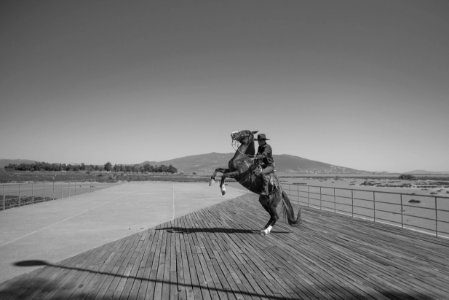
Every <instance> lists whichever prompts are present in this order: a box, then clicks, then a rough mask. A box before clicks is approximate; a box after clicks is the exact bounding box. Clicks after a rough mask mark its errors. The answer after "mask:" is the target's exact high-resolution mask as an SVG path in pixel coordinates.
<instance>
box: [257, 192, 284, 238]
mask: <svg viewBox="0 0 449 300" xmlns="http://www.w3.org/2000/svg"><path fill="white" fill-rule="evenodd" d="M259 202H260V204H262V206H263V208H264V209H265V210H266V211H267V212H268V213H269V214H270V220H268V223H267V224H266V225H265V227H264V228H263V229H262V230H261V232H260V233H261V234H263V235H267V234H269V233H270V232H271V229H272V228H273V226H274V224H275V223H276V221H277V220H278V219H279V216H278V213H277V210H276V205H275V204H274V203H273V201H270V198H268V197H266V196H260V197H259Z"/></svg>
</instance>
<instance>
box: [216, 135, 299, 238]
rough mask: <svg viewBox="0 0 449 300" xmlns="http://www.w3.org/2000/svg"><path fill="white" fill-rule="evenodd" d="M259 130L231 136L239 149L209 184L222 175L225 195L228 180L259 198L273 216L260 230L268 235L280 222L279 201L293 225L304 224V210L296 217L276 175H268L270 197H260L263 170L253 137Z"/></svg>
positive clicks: (217, 171) (222, 189) (222, 186)
mask: <svg viewBox="0 0 449 300" xmlns="http://www.w3.org/2000/svg"><path fill="white" fill-rule="evenodd" d="M257 132H258V131H251V130H241V131H234V132H232V133H231V140H232V143H236V142H238V143H240V146H239V147H238V148H237V150H236V151H235V154H234V156H233V157H232V159H231V160H230V161H229V162H228V168H217V169H215V171H214V173H213V174H212V176H211V178H210V182H209V186H211V185H212V184H213V183H214V182H215V177H216V176H217V173H222V177H221V181H220V189H221V193H222V195H225V193H226V187H225V180H226V178H234V179H235V180H237V181H238V182H239V183H240V184H241V185H242V186H244V187H245V188H247V189H248V190H250V191H251V192H253V193H256V194H258V195H259V202H260V204H262V206H263V208H264V209H265V210H266V211H267V212H268V213H269V214H270V219H269V220H268V223H267V224H266V225H265V226H264V227H263V229H262V230H261V231H260V233H261V234H262V235H267V234H269V233H270V232H271V230H272V229H273V226H274V224H275V223H276V221H277V220H278V219H279V216H278V213H277V206H278V204H279V202H281V203H282V211H283V215H284V217H285V218H286V219H287V221H288V224H289V225H291V226H294V225H297V224H300V223H301V208H300V209H299V210H298V213H297V217H296V218H295V213H294V211H293V207H292V205H291V202H290V199H289V198H288V195H287V193H286V192H285V191H283V190H282V187H281V185H280V184H279V179H278V177H277V176H276V174H275V173H274V172H273V173H271V174H269V175H270V176H271V177H270V184H269V190H270V193H269V195H261V192H262V189H263V179H262V176H264V175H263V174H261V167H260V164H258V161H257V160H256V159H255V146H254V135H255V134H256V133H257Z"/></svg>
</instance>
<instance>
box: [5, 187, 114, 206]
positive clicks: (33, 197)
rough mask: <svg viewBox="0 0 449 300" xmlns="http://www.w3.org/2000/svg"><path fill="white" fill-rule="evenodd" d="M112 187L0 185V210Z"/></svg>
mask: <svg viewBox="0 0 449 300" xmlns="http://www.w3.org/2000/svg"><path fill="white" fill-rule="evenodd" d="M111 185H113V183H100V182H26V183H0V210H5V209H9V208H12V207H18V206H23V205H29V204H34V203H38V202H44V201H50V200H55V199H61V198H68V197H72V196H75V195H79V194H83V193H88V192H93V191H95V190H99V189H103V188H106V187H109V186H111Z"/></svg>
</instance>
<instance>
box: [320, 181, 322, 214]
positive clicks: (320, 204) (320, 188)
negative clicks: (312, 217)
mask: <svg viewBox="0 0 449 300" xmlns="http://www.w3.org/2000/svg"><path fill="white" fill-rule="evenodd" d="M321 202H322V201H321V187H320V210H321V206H322V204H321Z"/></svg>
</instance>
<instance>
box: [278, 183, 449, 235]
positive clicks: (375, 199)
mask: <svg viewBox="0 0 449 300" xmlns="http://www.w3.org/2000/svg"><path fill="white" fill-rule="evenodd" d="M283 186H284V190H285V191H286V192H287V194H288V195H289V197H290V198H291V200H292V201H293V200H296V201H298V202H299V204H300V205H304V206H307V207H312V208H317V209H320V210H326V211H332V212H334V213H339V214H344V215H348V216H351V217H353V218H362V219H366V220H371V221H373V222H379V223H385V224H390V225H394V226H400V227H402V228H407V229H411V230H415V231H420V232H424V233H428V234H432V235H434V236H436V237H446V238H448V237H449V197H448V196H438V195H420V194H416V193H401V192H389V191H376V190H364V189H351V188H341V187H328V186H317V185H297V184H283Z"/></svg>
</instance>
